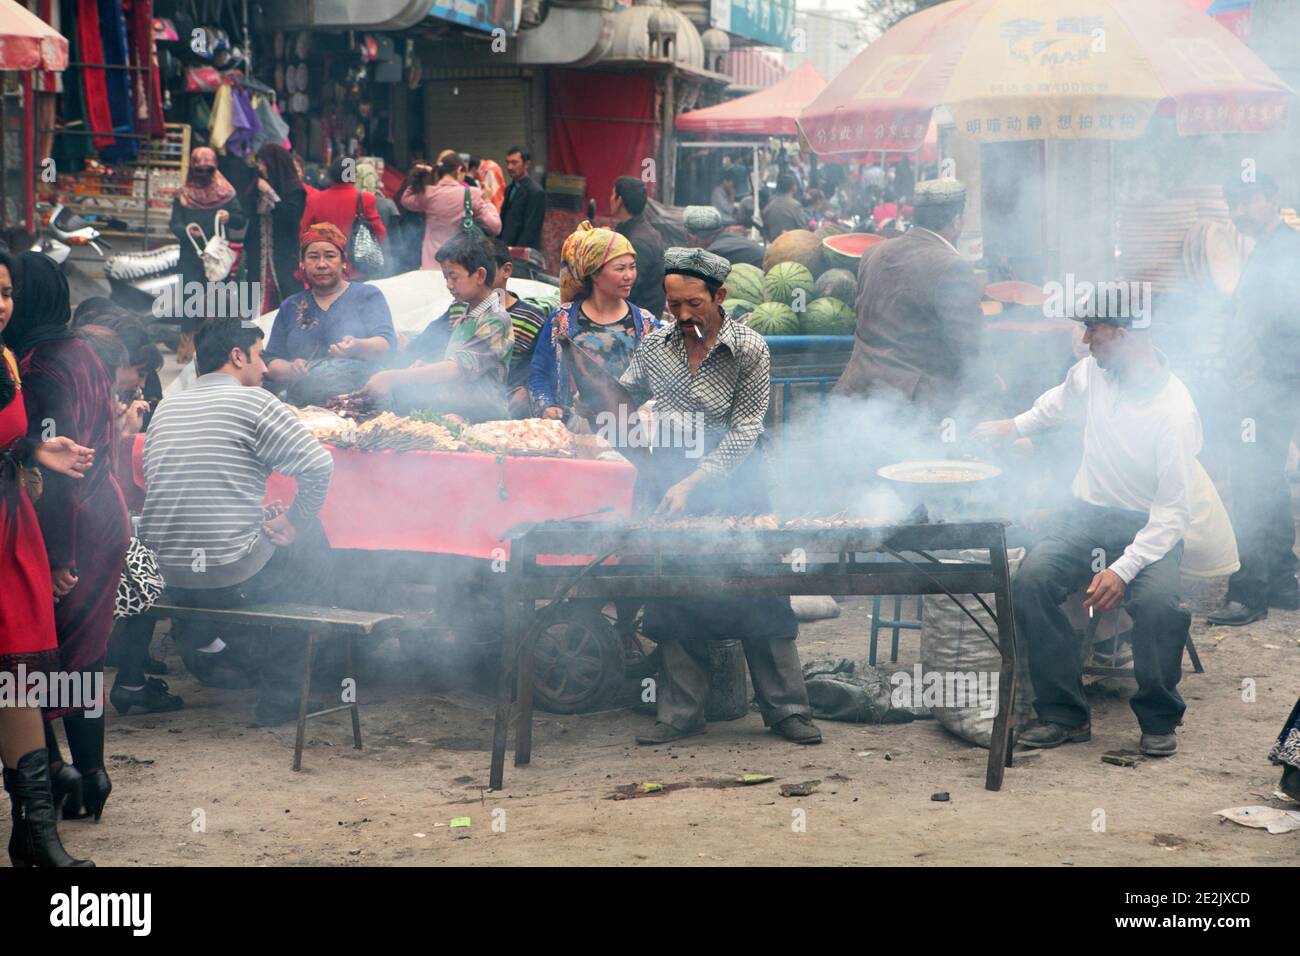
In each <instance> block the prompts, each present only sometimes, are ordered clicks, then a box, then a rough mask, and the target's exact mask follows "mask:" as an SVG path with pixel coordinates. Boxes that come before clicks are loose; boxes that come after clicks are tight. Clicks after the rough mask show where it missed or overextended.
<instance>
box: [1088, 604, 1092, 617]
mask: <svg viewBox="0 0 1300 956" xmlns="http://www.w3.org/2000/svg"><path fill="white" fill-rule="evenodd" d="M1088 617H1092V607H1091V606H1089V608H1088Z"/></svg>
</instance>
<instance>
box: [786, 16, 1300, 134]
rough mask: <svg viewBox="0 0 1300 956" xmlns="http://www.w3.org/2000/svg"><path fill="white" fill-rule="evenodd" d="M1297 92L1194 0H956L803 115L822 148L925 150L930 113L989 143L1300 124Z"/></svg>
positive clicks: (895, 39) (864, 55) (854, 69)
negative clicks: (1166, 127) (1156, 126)
mask: <svg viewBox="0 0 1300 956" xmlns="http://www.w3.org/2000/svg"><path fill="white" fill-rule="evenodd" d="M1292 95H1293V94H1292V91H1291V89H1290V87H1288V86H1287V84H1286V83H1284V82H1283V81H1282V80H1281V79H1279V78H1278V77H1277V75H1276V74H1275V73H1273V71H1272V70H1270V69H1269V68H1268V66H1267V65H1265V64H1264V62H1263V61H1262V60H1261V59H1260V58H1259V57H1258V56H1257V55H1255V53H1254V52H1252V51H1251V50H1250V49H1249V48H1248V47H1247V46H1246V45H1245V44H1243V43H1241V41H1239V40H1238V39H1236V38H1235V37H1234V36H1233V35H1232V34H1231V33H1229V32H1228V31H1226V30H1224V29H1223V28H1222V27H1221V26H1219V25H1218V24H1217V23H1214V22H1212V21H1211V19H1210V18H1209V17H1207V16H1204V15H1203V14H1201V13H1198V12H1197V11H1196V10H1195V9H1194V8H1193V7H1191V6H1189V5H1188V4H1186V3H1183V2H1182V0H1145V2H1142V3H1131V2H1121V0H1035V2H1034V3H1033V4H1026V3H1024V2H1022V0H951V2H949V3H942V4H939V5H938V6H934V7H930V8H928V9H926V10H923V11H921V12H920V13H915V14H912V15H911V16H910V17H907V18H906V19H904V20H902V21H901V22H899V23H898V24H896V25H895V26H893V27H892V28H891V29H890V30H889V31H888V32H887V33H885V35H884V36H882V37H881V38H880V39H879V40H877V41H876V42H875V43H873V44H871V45H870V46H869V47H867V48H866V49H865V50H863V51H862V52H861V53H859V54H858V55H857V57H856V58H855V59H854V60H853V61H852V62H851V63H850V64H849V65H848V66H846V67H845V68H844V69H843V70H842V71H840V73H839V75H837V76H836V77H835V78H834V79H833V80H832V81H831V82H830V84H829V85H828V86H827V87H826V90H825V91H824V92H823V93H822V94H821V95H820V96H818V97H817V99H816V100H815V101H814V102H813V103H811V104H810V105H809V106H808V108H807V109H806V110H804V112H803V113H801V114H800V117H799V123H800V126H801V128H802V129H803V131H804V133H805V134H806V136H807V138H808V141H809V143H811V144H812V146H813V148H814V149H816V150H817V151H818V152H819V153H839V152H859V151H861V150H863V149H873V150H878V149H883V150H912V149H916V148H917V147H919V146H920V145H921V143H922V142H923V140H924V136H925V130H926V124H927V123H928V121H929V117H930V112H931V110H933V109H934V107H936V106H938V105H939V104H941V103H942V104H944V105H946V106H947V107H948V108H949V109H950V110H951V111H952V113H953V117H954V119H955V121H956V125H957V127H958V129H959V130H961V131H962V133H963V134H964V135H965V136H967V137H969V138H971V139H974V140H977V141H979V142H1002V141H1008V140H1029V139H1136V138H1137V137H1138V136H1140V135H1142V133H1143V131H1144V130H1145V129H1146V127H1147V124H1148V122H1149V121H1150V119H1151V117H1152V116H1153V115H1155V114H1156V112H1157V110H1161V111H1162V112H1168V113H1171V114H1172V115H1174V117H1175V119H1176V123H1177V129H1178V133H1179V135H1183V136H1189V135H1195V134H1213V133H1256V132H1265V131H1268V130H1272V129H1277V128H1278V127H1280V126H1283V125H1284V124H1285V122H1286V115H1287V106H1288V102H1289V100H1290V99H1291V98H1292Z"/></svg>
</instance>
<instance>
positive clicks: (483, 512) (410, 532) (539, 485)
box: [131, 435, 636, 559]
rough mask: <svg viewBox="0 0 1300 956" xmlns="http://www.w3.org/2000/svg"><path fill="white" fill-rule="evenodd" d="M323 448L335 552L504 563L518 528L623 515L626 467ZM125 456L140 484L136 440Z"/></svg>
mask: <svg viewBox="0 0 1300 956" xmlns="http://www.w3.org/2000/svg"><path fill="white" fill-rule="evenodd" d="M325 447H326V448H328V449H329V452H330V454H331V455H332V456H333V458H334V477H333V479H332V480H331V481H330V490H329V495H328V497H326V499H325V507H324V508H323V509H321V514H320V518H321V524H322V525H324V527H325V533H326V535H327V536H328V537H329V542H330V545H331V546H332V547H335V548H350V549H356V550H363V551H411V552H422V553H426V554H450V555H460V556H463V557H470V558H485V559H492V558H507V557H509V549H510V545H509V543H508V542H504V541H502V540H501V537H502V535H503V534H504V533H505V532H506V531H507V530H508V529H510V528H511V527H513V526H515V525H517V524H520V523H522V522H525V521H551V520H558V519H565V518H571V517H574V516H576V515H579V514H583V515H586V514H590V513H592V512H597V511H600V510H601V509H605V508H608V509H610V510H609V512H608V515H609V517H615V516H617V515H628V514H630V513H631V511H632V486H633V484H634V483H635V481H636V469H635V468H633V467H632V466H631V465H630V464H628V463H626V462H609V461H593V460H589V459H573V458H547V457H540V456H538V457H513V456H509V455H501V456H498V455H490V454H481V453H477V452H444V451H402V452H397V451H379V452H373V451H357V450H356V449H350V448H335V447H333V446H332V445H326V446H325ZM132 450H133V454H132V456H131V459H132V466H133V467H132V469H131V470H132V477H133V479H134V482H135V483H136V484H138V485H139V486H141V487H143V484H144V472H143V468H142V465H141V459H142V455H143V452H144V436H143V435H140V436H136V440H135V442H134V443H133V449H132ZM266 489H267V499H268V500H272V499H276V498H278V499H280V500H281V501H283V502H284V503H285V504H289V503H291V502H292V500H293V496H294V493H295V491H296V484H295V482H294V480H293V479H292V478H287V477H285V476H284V475H280V474H273V475H272V476H271V478H270V480H269V481H268V482H267V485H266ZM498 549H501V550H498Z"/></svg>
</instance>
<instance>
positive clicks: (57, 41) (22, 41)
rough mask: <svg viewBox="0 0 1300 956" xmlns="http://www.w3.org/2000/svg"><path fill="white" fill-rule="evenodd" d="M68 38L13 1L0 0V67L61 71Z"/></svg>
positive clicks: (66, 61) (6, 68)
mask: <svg viewBox="0 0 1300 956" xmlns="http://www.w3.org/2000/svg"><path fill="white" fill-rule="evenodd" d="M67 66H68V41H67V40H66V39H64V37H63V35H62V34H60V33H59V31H58V30H56V29H54V27H52V26H50V25H49V24H48V23H46V22H45V21H44V20H42V19H41V18H40V17H38V16H36V14H34V13H31V12H30V11H28V9H27V8H26V7H24V6H22V5H20V4H17V3H15V2H14V0H0V70H60V71H61V70H64V69H66V68H67Z"/></svg>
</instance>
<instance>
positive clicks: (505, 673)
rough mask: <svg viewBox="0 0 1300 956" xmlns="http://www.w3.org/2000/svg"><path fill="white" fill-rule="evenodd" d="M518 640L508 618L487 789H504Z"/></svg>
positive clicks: (517, 635)
mask: <svg viewBox="0 0 1300 956" xmlns="http://www.w3.org/2000/svg"><path fill="white" fill-rule="evenodd" d="M519 638H520V635H519V632H518V630H517V625H516V622H514V621H512V620H511V619H510V617H509V616H508V617H507V619H506V627H505V633H504V635H503V636H502V638H501V661H500V663H499V664H498V665H497V714H496V722H495V723H494V724H493V725H492V770H491V773H489V775H488V786H489V787H491V788H492V789H493V790H503V789H505V783H504V779H505V768H506V737H507V735H508V734H509V732H510V706H511V704H513V703H514V681H513V679H512V678H513V676H514V666H515V657H516V654H517V651H518V647H519Z"/></svg>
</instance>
